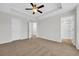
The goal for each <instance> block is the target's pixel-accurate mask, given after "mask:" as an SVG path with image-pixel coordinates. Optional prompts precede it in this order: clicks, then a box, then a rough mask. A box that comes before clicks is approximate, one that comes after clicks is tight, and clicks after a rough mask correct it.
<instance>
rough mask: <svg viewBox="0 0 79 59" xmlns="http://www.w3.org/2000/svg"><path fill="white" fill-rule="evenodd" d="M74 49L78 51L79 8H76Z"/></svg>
mask: <svg viewBox="0 0 79 59" xmlns="http://www.w3.org/2000/svg"><path fill="white" fill-rule="evenodd" d="M76 17H77V18H76V48H77V49H79V6H77V8H76Z"/></svg>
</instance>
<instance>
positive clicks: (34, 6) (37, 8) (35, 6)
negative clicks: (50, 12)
mask: <svg viewBox="0 0 79 59" xmlns="http://www.w3.org/2000/svg"><path fill="white" fill-rule="evenodd" d="M30 4H31V6H32V8H25V10H32V11H33V14H35V13H36V12H39V13H43V12H42V11H40V10H39V9H40V8H42V7H44V5H40V6H38V7H37V5H36V4H33V3H30Z"/></svg>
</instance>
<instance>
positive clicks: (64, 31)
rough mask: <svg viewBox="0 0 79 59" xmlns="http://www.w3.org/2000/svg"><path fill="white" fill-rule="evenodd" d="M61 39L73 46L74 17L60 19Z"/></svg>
mask: <svg viewBox="0 0 79 59" xmlns="http://www.w3.org/2000/svg"><path fill="white" fill-rule="evenodd" d="M61 39H62V42H64V43H67V44H75V31H74V17H73V16H68V17H62V18H61Z"/></svg>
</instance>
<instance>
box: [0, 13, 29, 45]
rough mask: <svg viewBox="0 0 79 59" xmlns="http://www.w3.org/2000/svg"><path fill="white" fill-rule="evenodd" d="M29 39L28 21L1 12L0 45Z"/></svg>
mask: <svg viewBox="0 0 79 59" xmlns="http://www.w3.org/2000/svg"><path fill="white" fill-rule="evenodd" d="M27 37H28V27H27V19H22V18H20V17H17V16H16V17H15V16H13V15H10V14H7V13H3V12H0V44H2V43H7V42H11V41H14V40H18V39H26V38H27Z"/></svg>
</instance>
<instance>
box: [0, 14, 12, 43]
mask: <svg viewBox="0 0 79 59" xmlns="http://www.w3.org/2000/svg"><path fill="white" fill-rule="evenodd" d="M8 41H11V23H10V17H9V15H7V16H6V14H4V13H0V43H5V42H8Z"/></svg>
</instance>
